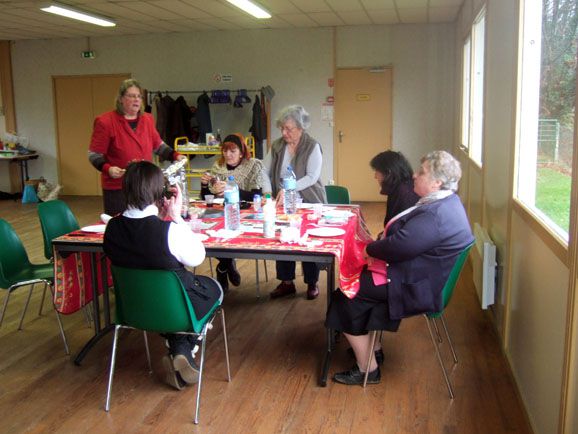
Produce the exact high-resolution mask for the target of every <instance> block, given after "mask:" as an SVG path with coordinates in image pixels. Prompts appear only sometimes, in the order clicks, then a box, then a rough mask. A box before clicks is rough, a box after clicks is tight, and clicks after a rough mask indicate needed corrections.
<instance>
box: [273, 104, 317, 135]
mask: <svg viewBox="0 0 578 434" xmlns="http://www.w3.org/2000/svg"><path fill="white" fill-rule="evenodd" d="M289 119H292V120H293V121H294V122H295V125H297V127H299V128H300V129H302V130H306V129H308V128H309V127H310V126H311V116H309V113H307V110H305V108H304V107H303V106H301V105H290V106H287V107H285V108H284V109H283V110H281V111H280V112H279V115H278V116H277V119H276V121H275V122H276V125H277V127H278V128H281V127H282V126H283V124H284V123H285V122H287V121H288V120H289Z"/></svg>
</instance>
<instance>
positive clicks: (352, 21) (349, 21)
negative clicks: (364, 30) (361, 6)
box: [337, 11, 373, 26]
mask: <svg viewBox="0 0 578 434" xmlns="http://www.w3.org/2000/svg"><path fill="white" fill-rule="evenodd" d="M337 15H339V17H340V18H341V19H342V20H343V22H344V23H345V24H346V25H348V26H362V25H369V24H373V23H372V22H371V20H370V19H369V16H368V15H367V13H365V12H363V11H360V12H338V13H337Z"/></svg>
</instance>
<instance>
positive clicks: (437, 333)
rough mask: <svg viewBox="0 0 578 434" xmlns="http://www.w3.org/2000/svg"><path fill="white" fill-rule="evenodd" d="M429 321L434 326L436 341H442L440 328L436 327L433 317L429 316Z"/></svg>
mask: <svg viewBox="0 0 578 434" xmlns="http://www.w3.org/2000/svg"><path fill="white" fill-rule="evenodd" d="M431 323H432V324H433V326H434V330H435V332H436V337H437V338H438V342H439V343H440V344H441V343H442V342H443V340H442V335H441V333H440V329H439V328H438V323H437V322H436V320H435V318H431Z"/></svg>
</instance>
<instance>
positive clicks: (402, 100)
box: [337, 24, 455, 167]
mask: <svg viewBox="0 0 578 434" xmlns="http://www.w3.org/2000/svg"><path fill="white" fill-rule="evenodd" d="M454 34H455V25H454V24H437V25H404V26H366V27H362V28H359V27H343V28H338V29H337V67H338V68H339V67H342V68H347V67H356V66H357V67H360V66H384V65H393V136H392V139H393V141H392V145H393V148H394V149H396V150H399V151H402V152H403V153H404V154H405V155H406V157H407V158H408V159H409V161H410V162H411V163H412V165H413V166H414V167H415V166H417V165H418V164H419V159H420V157H421V156H422V155H423V154H425V153H426V152H428V151H431V150H433V149H447V150H451V148H452V147H453V129H454V118H455V113H454V109H455V108H454V104H453V100H454V91H455V89H454V87H455V83H454V82H455V77H454V69H455V68H454V65H455V63H454V62H455V54H454Z"/></svg>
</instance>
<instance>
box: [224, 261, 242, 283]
mask: <svg viewBox="0 0 578 434" xmlns="http://www.w3.org/2000/svg"><path fill="white" fill-rule="evenodd" d="M227 275H228V276H229V281H230V282H231V283H232V284H233V286H239V285H240V284H241V275H240V274H239V271H238V270H237V264H235V260H234V259H231V264H230V265H229V268H228V269H227Z"/></svg>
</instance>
